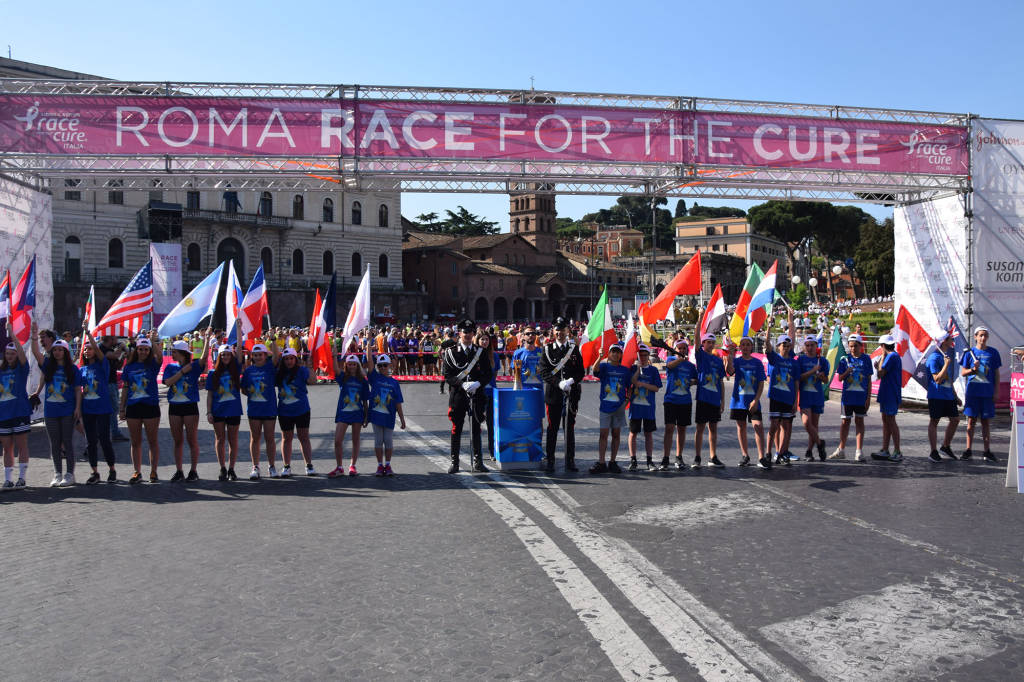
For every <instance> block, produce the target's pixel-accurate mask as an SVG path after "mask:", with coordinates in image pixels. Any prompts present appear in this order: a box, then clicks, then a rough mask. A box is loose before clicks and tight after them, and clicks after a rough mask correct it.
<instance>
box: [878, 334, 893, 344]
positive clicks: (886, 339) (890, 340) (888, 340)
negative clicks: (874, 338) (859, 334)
mask: <svg viewBox="0 0 1024 682" xmlns="http://www.w3.org/2000/svg"><path fill="white" fill-rule="evenodd" d="M878 343H881V344H884V345H886V346H894V345H896V339H895V338H893V335H892V334H886V335H884V336H882V337H881V338H879V339H878Z"/></svg>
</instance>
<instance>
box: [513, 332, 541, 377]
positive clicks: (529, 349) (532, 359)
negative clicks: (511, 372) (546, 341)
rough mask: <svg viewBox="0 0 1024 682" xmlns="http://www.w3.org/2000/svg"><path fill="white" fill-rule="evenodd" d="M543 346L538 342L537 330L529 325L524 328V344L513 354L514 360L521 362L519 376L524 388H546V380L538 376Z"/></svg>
mask: <svg viewBox="0 0 1024 682" xmlns="http://www.w3.org/2000/svg"><path fill="white" fill-rule="evenodd" d="M541 352H542V351H541V348H540V346H539V345H538V344H537V330H536V329H534V328H533V327H527V328H526V329H524V330H523V345H522V347H521V348H519V349H518V350H516V352H515V353H513V354H512V362H513V363H515V362H518V363H519V376H520V379H521V380H522V382H523V388H544V382H543V381H541V380H540V377H539V376H537V363H538V362H540V354H541Z"/></svg>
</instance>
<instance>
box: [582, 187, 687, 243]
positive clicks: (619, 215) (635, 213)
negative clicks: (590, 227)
mask: <svg viewBox="0 0 1024 682" xmlns="http://www.w3.org/2000/svg"><path fill="white" fill-rule="evenodd" d="M666 204H668V199H666V198H665V197H658V198H657V199H656V200H655V211H654V222H655V225H656V226H657V237H658V246H659V247H661V248H663V249H669V248H672V247H671V245H672V243H673V240H674V239H675V232H674V230H673V227H672V212H671V211H669V210H667V209H664V208H657V207H658V206H664V205H666ZM582 221H583V222H585V223H586V222H595V223H599V224H601V225H625V226H626V227H628V228H630V229H633V230H639V231H640V232H643V233H644V236H645V237H646V238H647V243H648V244H649V243H650V238H651V199H650V197H644V196H621V197H619V198H618V199H617V200H616V201H615V205H614V206H611V207H609V208H602V209H600V210H598V211H595V212H594V213H588V214H587V215H585V216H583V219H582Z"/></svg>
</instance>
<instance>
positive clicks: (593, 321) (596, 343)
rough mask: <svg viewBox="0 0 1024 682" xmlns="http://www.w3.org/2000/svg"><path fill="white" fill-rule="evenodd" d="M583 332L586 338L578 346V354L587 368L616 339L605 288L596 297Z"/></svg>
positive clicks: (606, 350)
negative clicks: (596, 299) (595, 303)
mask: <svg viewBox="0 0 1024 682" xmlns="http://www.w3.org/2000/svg"><path fill="white" fill-rule="evenodd" d="M584 334H585V335H586V339H584V341H583V343H582V345H581V346H580V354H581V355H582V356H583V366H584V367H587V368H589V367H592V366H593V365H594V363H595V362H597V359H598V358H601V357H604V355H605V353H607V352H608V348H609V347H610V346H611V345H612V344H613V343H615V342H616V341H617V340H618V338H617V337H616V336H615V330H614V329H613V328H612V313H611V310H610V309H609V307H608V289H607V288H605V290H604V291H602V292H601V298H600V299H598V301H597V305H596V306H595V307H594V311H593V312H592V313H591V314H590V322H589V323H588V324H587V330H586V332H584Z"/></svg>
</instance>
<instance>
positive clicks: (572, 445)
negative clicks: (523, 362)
mask: <svg viewBox="0 0 1024 682" xmlns="http://www.w3.org/2000/svg"><path fill="white" fill-rule="evenodd" d="M566 355H568V356H569V359H568V360H566V361H565V363H564V364H563V365H562V368H561V369H560V370H558V371H557V372H556V371H555V368H556V367H557V366H558V365H559V363H561V362H562V358H563V357H565V356H566ZM585 375H586V370H585V369H584V367H583V356H582V355H580V351H579V349H578V348H577V347H576V344H575V343H574V342H572V341H568V340H567V341H566V342H565V343H562V344H559V343H558V341H552V342H551V343H549V344H548V345H546V346H545V347H544V351H543V352H542V353H541V354H540V360H539V361H538V362H537V376H539V377H540V379H541V381H543V382H544V403H545V405H546V407H547V413H548V429H547V439H546V441H545V451H546V454H547V470H548V471H553V470H554V468H555V440H557V438H558V424H559V422H560V421H562V410H563V409H565V413H566V414H565V468H566V470H568V471H575V470H576V412H577V410H578V409H579V404H580V393H581V387H580V383H581V382H582V381H583V377H584V376H585ZM565 379H572V380H573V382H574V383H573V385H572V386H571V387H570V388H569V392H568V394H567V393H566V392H565V391H563V390H562V389H561V388H559V387H558V384H559V382H560V381H563V380H565Z"/></svg>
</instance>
